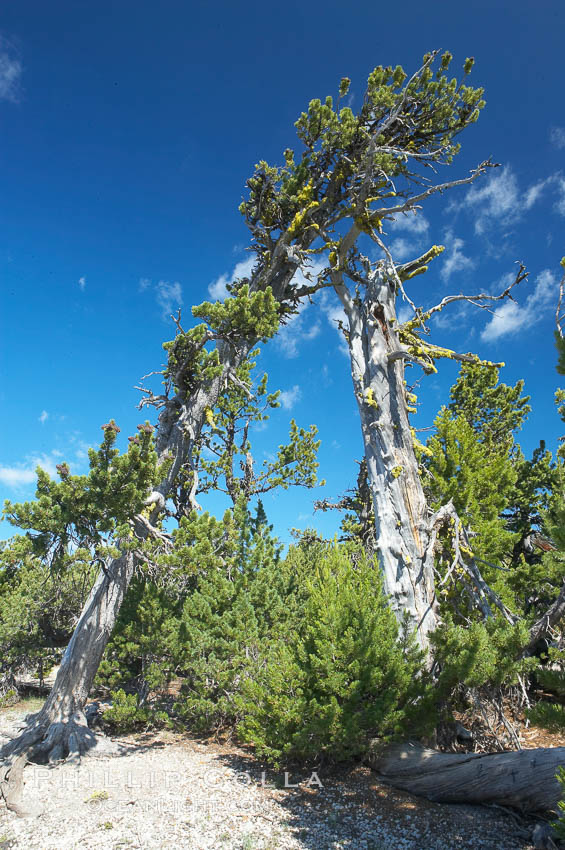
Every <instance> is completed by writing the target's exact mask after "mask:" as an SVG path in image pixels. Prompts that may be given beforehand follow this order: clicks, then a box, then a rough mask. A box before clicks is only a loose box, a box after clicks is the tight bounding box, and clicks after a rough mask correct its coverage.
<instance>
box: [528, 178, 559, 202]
mask: <svg viewBox="0 0 565 850" xmlns="http://www.w3.org/2000/svg"><path fill="white" fill-rule="evenodd" d="M554 180H555V175H552V176H551V177H546V178H545V180H539V181H538V182H537V183H534V184H533V186H530V188H529V189H528V190H527V191H526V193H525V195H524V206H525V207H526V209H527V210H529V209H530V208H531V207H533V205H534V204H535V202H536V201H537V200H538V199H539V198H540V197H541V194H542V192H543V190H544V189H545V188H546V187H547V186H549V185H550V184H551V183H553V181H554Z"/></svg>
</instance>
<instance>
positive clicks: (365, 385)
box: [336, 264, 436, 650]
mask: <svg viewBox="0 0 565 850" xmlns="http://www.w3.org/2000/svg"><path fill="white" fill-rule="evenodd" d="M360 290H361V287H359V288H358V290H357V293H356V297H353V296H352V295H351V293H350V292H349V290H348V289H347V288H346V287H345V286H344V285H343V284H342V285H340V286H336V291H337V294H338V296H339V297H340V299H341V302H342V304H343V307H344V310H345V313H346V315H347V319H348V322H349V330H348V331H347V333H346V337H347V341H348V345H349V353H350V358H351V375H352V378H353V387H354V392H355V398H356V400H357V405H358V407H359V416H360V420H361V431H362V434H363V443H364V449H365V460H366V463H367V474H368V480H369V486H370V489H371V494H372V500H373V507H374V516H375V529H376V539H375V546H376V550H377V555H378V558H379V564H380V567H381V572H382V576H383V585H384V591H385V593H386V595H387V596H388V598H389V602H390V606H391V608H392V610H393V611H394V613H395V615H396V617H397V619H398V621H399V623H402V622H403V621H404V619H405V617H406V615H408V618H409V619H408V622H409V625H410V626H411V627H412V628H413V629H414V630H415V631H416V634H417V637H418V641H419V643H420V645H421V646H422V648H423V649H426V650H427V649H428V645H429V641H428V634H429V632H430V631H431V630H432V629H433V628H434V627H435V625H436V615H435V611H434V603H435V593H434V573H433V552H432V551H430V547H429V545H428V543H429V538H430V528H429V517H428V510H427V505H426V499H425V496H424V492H423V489H422V484H421V481H420V476H419V474H418V464H417V461H416V456H415V453H414V446H413V438H412V433H411V430H410V423H409V421H408V410H407V401H406V388H405V385H404V361H403V360H402V359H397V360H392V361H391V359H390V357H389V355H390V354H391V352H393V351H396V350H398V349H399V348H400V343H399V342H398V339H397V337H396V334H395V331H394V326H395V325H396V311H395V301H396V289H395V283H394V277H393V276H392V275H391V274H387V272H386V267H385V266H384V264H379V266H378V267H377V269H376V271H375V272H373V273H372V274H371V275H370V276H368V277H367V280H366V283H365V285H364V286H363V289H362V291H360Z"/></svg>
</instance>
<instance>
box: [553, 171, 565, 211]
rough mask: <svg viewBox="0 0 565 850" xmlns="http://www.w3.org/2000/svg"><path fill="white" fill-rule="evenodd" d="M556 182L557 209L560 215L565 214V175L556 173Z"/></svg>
mask: <svg viewBox="0 0 565 850" xmlns="http://www.w3.org/2000/svg"><path fill="white" fill-rule="evenodd" d="M555 182H556V184H557V201H556V202H555V210H556V212H558V213H559V215H564V216H565V177H563V176H562V175H561V174H559V175H556V177H555Z"/></svg>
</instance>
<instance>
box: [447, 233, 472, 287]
mask: <svg viewBox="0 0 565 850" xmlns="http://www.w3.org/2000/svg"><path fill="white" fill-rule="evenodd" d="M443 241H444V242H445V251H444V252H443V254H442V259H443V262H442V266H441V271H440V276H441V279H442V280H443V281H444V282H445V283H447V282H448V280H449V279H450V277H451V275H452V274H455V272H460V271H464V270H465V269H472V268H473V267H474V265H475V263H474V262H473V260H472V259H471V258H470V257H467V256H466V255H465V254H464V253H463V251H462V248H463V247H464V245H465V242H464V241H463V240H462V239H460V238H459V237H458V236H454V235H453V231H452V230H447V231H446V233H445V237H444V240H443Z"/></svg>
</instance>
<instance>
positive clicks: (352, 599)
mask: <svg viewBox="0 0 565 850" xmlns="http://www.w3.org/2000/svg"><path fill="white" fill-rule="evenodd" d="M306 591H307V595H306V600H305V604H304V606H303V609H302V610H301V612H300V617H299V618H298V619H297V621H296V622H294V623H293V624H292V628H290V629H289V630H288V631H287V632H286V633H284V634H281V635H280V636H279V637H278V639H276V640H273V641H271V642H270V644H269V645H268V646H267V647H266V652H265V657H264V663H263V664H262V665H261V666H260V668H259V669H258V671H257V675H256V676H255V677H254V678H253V679H251V678H248V679H246V680H245V681H244V682H243V683H242V689H241V695H240V696H239V697H238V702H239V704H240V706H241V709H242V712H241V713H242V717H243V719H242V720H241V721H240V723H239V724H238V733H239V735H240V736H241V737H242V738H243V740H245V741H247V742H249V743H253V744H254V745H255V747H256V749H257V750H258V752H259V753H261V754H262V755H264V756H266V757H267V758H268V759H269V760H270V761H272V762H273V763H274V764H278V763H280V761H281V759H282V758H298V759H300V760H308V759H311V758H317V757H319V756H321V755H322V754H326V755H327V756H329V757H330V758H332V759H334V760H345V759H348V758H351V757H353V756H356V755H359V754H360V753H362V752H365V751H366V750H367V748H368V746H369V743H370V740H371V739H372V738H374V737H381V738H384V739H389V738H391V737H393V736H395V735H397V734H401V733H402V732H403V731H406V730H407V728H408V727H410V726H412V727H413V725H414V723H416V722H418V721H421V719H422V717H423V715H425V714H426V713H427V712H426V711H425V710H424V709H425V708H427V709H429V707H430V704H431V701H430V699H429V697H430V691H429V689H428V686H427V684H426V681H425V677H424V675H423V672H422V669H421V655H420V653H419V651H418V650H417V649H416V648H415V646H414V644H413V643H412V642H411V641H410V640H409V639H400V640H399V634H398V632H399V630H398V626H397V623H396V620H395V618H394V615H393V613H392V611H391V610H390V608H389V607H388V605H387V603H386V600H385V597H384V595H383V593H382V586H381V579H380V574H379V571H378V568H377V567H376V565H375V564H374V563H373V562H372V561H369V560H368V559H367V558H365V557H364V556H362V555H359V554H357V553H356V554H355V557H352V556H351V554H350V553H348V551H347V550H346V549H345V548H344V547H337V546H332V547H327V548H326V550H325V552H324V553H323V555H322V558H321V561H320V562H319V563H318V566H317V567H316V568H315V569H314V570H313V572H312V574H311V576H310V578H308V579H307V581H306ZM430 719H431V722H432V723H433V713H432V714H428V720H430Z"/></svg>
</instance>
